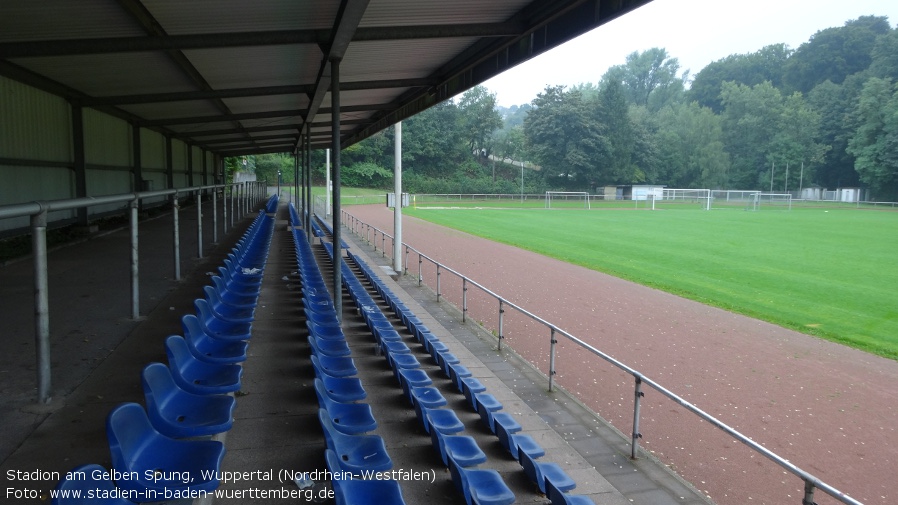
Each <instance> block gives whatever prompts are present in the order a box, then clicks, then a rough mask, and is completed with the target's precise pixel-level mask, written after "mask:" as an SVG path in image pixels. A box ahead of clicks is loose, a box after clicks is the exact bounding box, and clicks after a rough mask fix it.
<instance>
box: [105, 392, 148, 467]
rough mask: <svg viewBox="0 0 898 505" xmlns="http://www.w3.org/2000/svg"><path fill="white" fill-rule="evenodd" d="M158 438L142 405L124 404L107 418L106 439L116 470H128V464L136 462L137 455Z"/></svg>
mask: <svg viewBox="0 0 898 505" xmlns="http://www.w3.org/2000/svg"><path fill="white" fill-rule="evenodd" d="M158 436H159V434H158V433H157V432H156V430H155V429H153V426H152V425H151V424H150V420H149V418H148V417H147V413H146V411H145V410H144V409H143V407H142V406H140V404H137V403H123V404H121V405H119V406H117V407H115V408H114V409H112V411H111V412H109V415H108V416H107V417H106V438H107V440H108V441H109V452H110V454H111V455H112V466H113V468H115V469H116V470H119V471H123V470H124V469H126V468H128V464H127V462H128V461H134V459H135V457H136V456H135V455H136V454H137V453H139V452H140V451H141V450H142V449H143V448H144V447H147V446H148V445H150V444H152V443H153V440H154V439H155V438H157V437H158Z"/></svg>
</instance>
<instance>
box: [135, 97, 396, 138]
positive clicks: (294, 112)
mask: <svg viewBox="0 0 898 505" xmlns="http://www.w3.org/2000/svg"><path fill="white" fill-rule="evenodd" d="M391 107H392V105H391V104H371V105H349V106H346V107H342V108H341V109H340V110H341V112H369V111H377V110H389V109H390V108H391ZM330 112H331V109H330V107H324V108H321V109H319V110H318V113H319V114H330ZM308 114H309V109H289V110H273V111H265V112H247V113H242V114H221V115H217V116H195V117H173V118H162V119H149V120H144V121H141V122H140V125H141V126H163V125H184V124H200V123H221V122H226V121H243V120H246V119H270V118H276V117H296V116H299V117H305V116H306V115H308ZM328 124H330V123H328ZM293 126H294V125H285V126H284V128H291V127H293ZM244 130H245V129H244ZM241 131H243V130H241ZM186 134H188V133H187V132H183V133H181V135H186Z"/></svg>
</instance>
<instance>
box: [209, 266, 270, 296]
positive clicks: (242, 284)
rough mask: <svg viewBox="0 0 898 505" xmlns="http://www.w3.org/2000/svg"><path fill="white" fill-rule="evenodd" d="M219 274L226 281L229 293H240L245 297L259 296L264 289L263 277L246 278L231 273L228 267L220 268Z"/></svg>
mask: <svg viewBox="0 0 898 505" xmlns="http://www.w3.org/2000/svg"><path fill="white" fill-rule="evenodd" d="M218 274H219V275H220V276H221V279H222V280H223V281H224V283H225V285H226V286H227V288H228V290H229V291H234V292H238V293H240V294H244V295H252V294H255V295H257V296H258V294H259V291H261V289H262V278H261V277H244V276H240V275H238V274H236V273H233V272H231V271H230V270H229V269H228V268H226V267H218Z"/></svg>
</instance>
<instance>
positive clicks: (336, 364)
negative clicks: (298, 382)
mask: <svg viewBox="0 0 898 505" xmlns="http://www.w3.org/2000/svg"><path fill="white" fill-rule="evenodd" d="M312 366H314V367H315V369H316V370H317V371H320V372H323V373H326V374H328V375H330V376H332V377H350V376H353V375H356V374H357V373H359V370H358V369H357V368H356V367H355V363H353V361H352V358H346V357H338V358H335V357H331V356H317V355H315V354H313V355H312Z"/></svg>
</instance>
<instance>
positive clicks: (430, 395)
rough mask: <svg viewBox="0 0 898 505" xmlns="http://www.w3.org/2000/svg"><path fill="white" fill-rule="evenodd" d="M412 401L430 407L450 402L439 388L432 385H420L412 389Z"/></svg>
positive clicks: (433, 407)
mask: <svg viewBox="0 0 898 505" xmlns="http://www.w3.org/2000/svg"><path fill="white" fill-rule="evenodd" d="M411 393H412V403H414V404H418V403H420V404H422V405H424V406H425V407H427V408H429V409H435V408H437V407H442V406H443V405H446V404H447V403H448V402H447V401H446V397H444V396H443V393H441V392H440V390H439V389H437V388H435V387H432V386H419V387H413V388H412V389H411Z"/></svg>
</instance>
